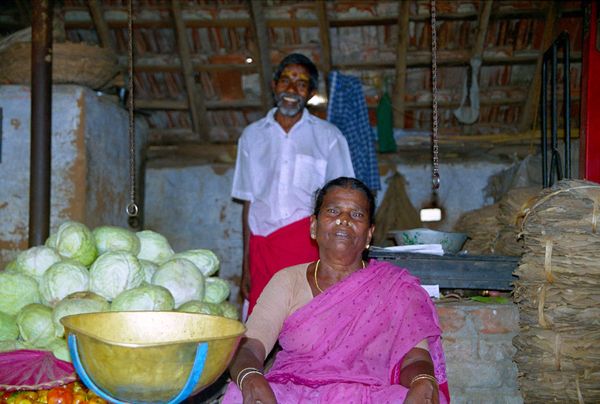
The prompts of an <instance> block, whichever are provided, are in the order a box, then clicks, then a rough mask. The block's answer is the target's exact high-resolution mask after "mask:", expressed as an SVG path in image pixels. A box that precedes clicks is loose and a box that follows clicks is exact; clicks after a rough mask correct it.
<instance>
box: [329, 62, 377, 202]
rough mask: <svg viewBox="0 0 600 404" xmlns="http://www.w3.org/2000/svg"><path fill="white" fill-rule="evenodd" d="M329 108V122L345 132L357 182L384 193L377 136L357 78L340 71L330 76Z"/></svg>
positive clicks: (333, 72)
mask: <svg viewBox="0 0 600 404" xmlns="http://www.w3.org/2000/svg"><path fill="white" fill-rule="evenodd" d="M329 83H330V86H329V106H328V107H327V120H328V121H330V122H331V123H332V124H334V125H335V126H337V127H338V128H339V130H340V131H341V132H342V134H343V135H344V137H345V138H346V141H347V142H348V147H349V148H350V158H351V159H352V165H353V167H354V174H355V175H356V178H358V179H359V180H361V181H363V182H364V183H365V184H366V185H367V186H368V187H369V188H370V189H372V190H374V191H376V190H379V189H381V182H380V179H379V167H378V166H377V155H376V152H375V141H376V133H375V131H373V129H372V128H371V125H370V123H369V113H368V112H367V103H366V101H365V96H364V93H363V89H362V84H361V82H360V80H359V79H358V78H357V77H353V76H347V75H343V74H341V73H340V72H338V71H332V72H331V73H329Z"/></svg>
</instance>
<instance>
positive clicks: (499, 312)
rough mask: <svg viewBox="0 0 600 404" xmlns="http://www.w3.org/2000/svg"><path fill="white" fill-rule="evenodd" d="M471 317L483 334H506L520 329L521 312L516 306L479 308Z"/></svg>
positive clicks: (472, 312)
mask: <svg viewBox="0 0 600 404" xmlns="http://www.w3.org/2000/svg"><path fill="white" fill-rule="evenodd" d="M471 315H472V316H473V323H474V325H475V327H476V328H477V329H478V330H479V331H480V332H481V333H482V334H506V333H511V332H517V331H518V329H519V311H518V308H517V306H516V305H514V304H494V305H488V306H479V308H477V309H475V310H473V311H471Z"/></svg>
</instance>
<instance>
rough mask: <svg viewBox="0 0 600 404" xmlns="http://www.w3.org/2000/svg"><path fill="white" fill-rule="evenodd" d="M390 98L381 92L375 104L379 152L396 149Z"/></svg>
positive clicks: (390, 151) (388, 151) (391, 151)
mask: <svg viewBox="0 0 600 404" xmlns="http://www.w3.org/2000/svg"><path fill="white" fill-rule="evenodd" d="M393 114H394V113H393V110H392V100H391V99H390V96H389V94H388V93H387V92H385V93H384V94H383V96H382V97H381V100H380V101H379V105H377V145H378V146H379V152H380V153H393V152H395V151H396V141H395V140H394V124H393V120H394V119H393V118H394V115H393Z"/></svg>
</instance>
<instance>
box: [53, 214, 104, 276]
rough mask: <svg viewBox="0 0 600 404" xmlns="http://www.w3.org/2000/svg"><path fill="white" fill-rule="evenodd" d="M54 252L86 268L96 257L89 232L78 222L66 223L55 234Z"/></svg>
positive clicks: (92, 236)
mask: <svg viewBox="0 0 600 404" xmlns="http://www.w3.org/2000/svg"><path fill="white" fill-rule="evenodd" d="M55 243H56V250H57V251H58V253H59V254H60V255H61V257H63V258H72V259H74V260H75V261H78V262H80V263H81V264H83V265H85V266H86V267H87V266H89V265H90V264H91V263H92V262H94V260H95V259H96V257H97V255H98V251H97V250H96V241H95V240H94V235H93V234H92V232H91V230H90V229H88V227H87V226H86V225H84V224H83V223H79V222H74V221H67V222H64V223H63V224H61V225H60V227H59V228H58V231H57V232H56V242H55Z"/></svg>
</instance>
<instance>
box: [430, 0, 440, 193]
mask: <svg viewBox="0 0 600 404" xmlns="http://www.w3.org/2000/svg"><path fill="white" fill-rule="evenodd" d="M431 89H432V93H433V102H432V109H433V114H432V134H431V143H432V144H431V149H432V167H433V170H432V176H431V177H432V178H431V179H432V186H433V189H434V190H436V189H438V188H439V187H440V159H439V145H438V120H439V119H438V86H437V29H436V15H435V0H431Z"/></svg>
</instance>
